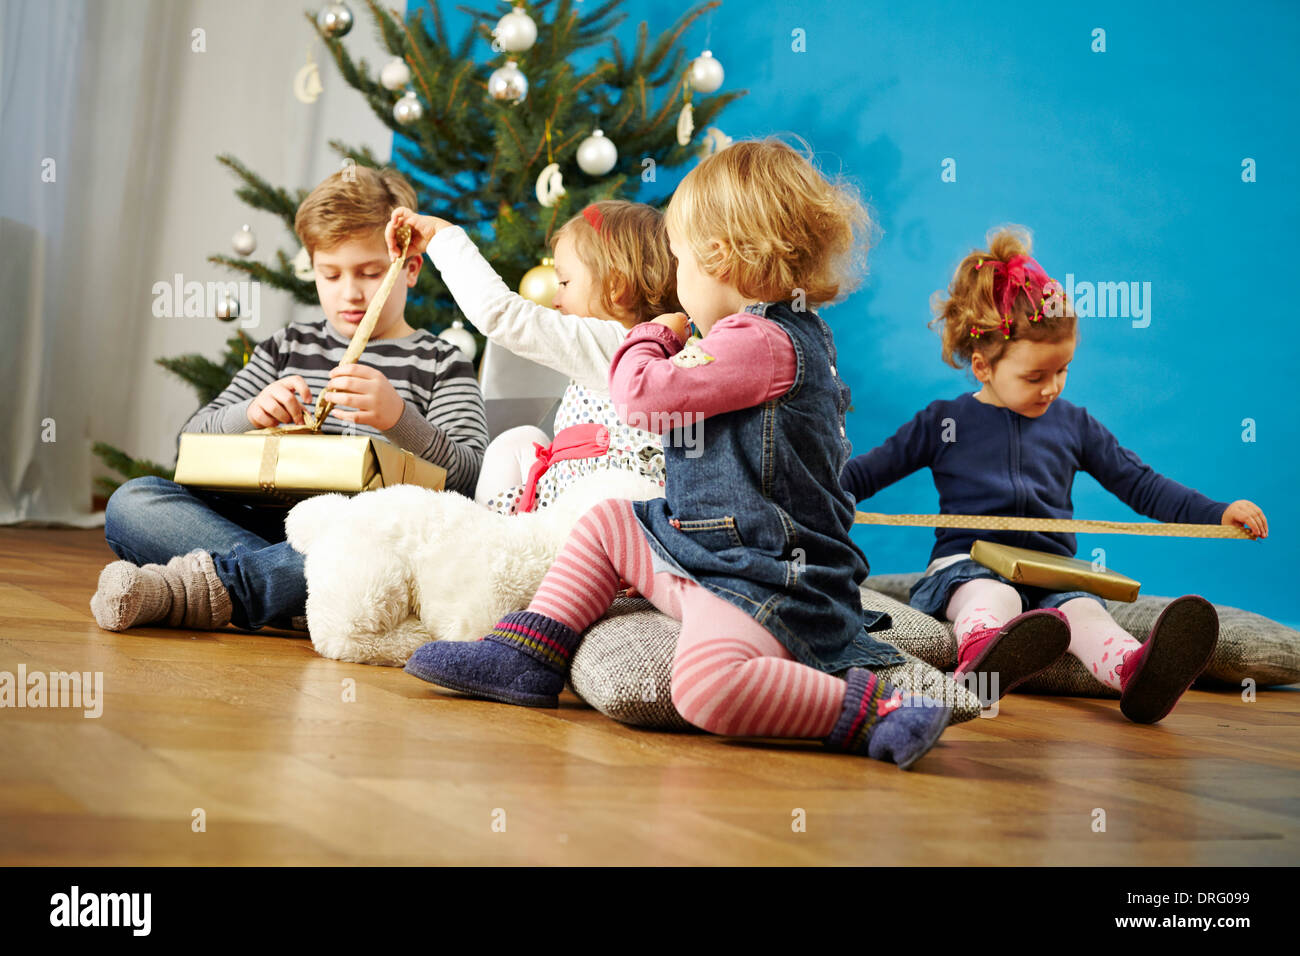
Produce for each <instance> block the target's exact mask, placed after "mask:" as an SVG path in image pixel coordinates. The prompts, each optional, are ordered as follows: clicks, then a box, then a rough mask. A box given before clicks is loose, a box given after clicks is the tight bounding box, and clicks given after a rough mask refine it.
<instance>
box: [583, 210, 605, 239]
mask: <svg viewBox="0 0 1300 956" xmlns="http://www.w3.org/2000/svg"><path fill="white" fill-rule="evenodd" d="M582 217H583V218H584V219H586V220H587V222H589V223H590V224H591V228H592V229H595V230H596V234H597V235H600V231H601V230H602V229H603V228H604V227H605V217H604V216H602V215H601V214H600V210H599V209H598V208H596V204H595V203H592V204H591V205H590V206H588V207H587V208H586V209H584V210H583V211H582Z"/></svg>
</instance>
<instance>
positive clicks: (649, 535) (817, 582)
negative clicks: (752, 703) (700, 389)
mask: <svg viewBox="0 0 1300 956" xmlns="http://www.w3.org/2000/svg"><path fill="white" fill-rule="evenodd" d="M745 311H746V312H751V313H753V314H755V315H759V316H763V317H764V318H767V319H768V320H770V321H772V322H776V323H777V324H778V325H780V326H781V328H782V329H784V330H785V332H786V333H787V334H788V335H789V336H790V340H791V342H792V343H793V344H794V351H795V357H796V370H795V378H794V384H793V385H792V386H791V387H790V389H789V391H787V392H786V393H785V394H784V395H781V396H779V397H777V398H774V399H771V400H769V401H767V402H764V403H763V404H761V405H756V406H754V407H752V408H744V409H739V410H737V411H734V412H727V413H725V414H721V415H714V416H711V417H709V418H707V419H704V420H703V421H702V422H699V423H696V424H695V425H694V426H693V427H695V428H697V429H702V431H699V432H697V433H696V434H695V435H694V436H692V441H690V442H687V441H684V440H683V437H682V436H679V435H678V434H677V431H679V430H674V431H671V432H668V433H666V434H665V435H664V436H663V445H664V460H665V470H666V475H667V483H666V487H665V497H663V498H654V499H651V500H649V501H638V502H636V503H635V504H634V505H633V508H634V511H635V513H636V517H637V520H638V521H639V522H640V524H641V528H642V530H643V531H644V532H645V537H646V541H647V542H648V544H649V545H650V549H651V551H652V553H653V554H654V556H655V559H656V567H657V568H662V569H664V570H669V571H672V572H673V573H674V574H678V575H681V576H682V577H686V578H690V579H691V580H693V581H695V582H696V583H698V584H700V585H701V586H703V587H705V588H707V589H708V590H709V591H710V592H712V593H713V594H715V595H717V596H718V597H720V598H722V599H724V600H726V601H729V602H730V603H732V604H734V605H735V606H737V607H739V608H740V609H741V610H743V611H745V612H746V613H748V614H750V615H751V616H752V617H753V618H754V619H755V620H756V621H758V623H759V624H762V625H763V626H764V627H765V628H766V629H767V630H768V631H769V632H770V633H771V634H772V636H773V637H775V638H776V639H777V640H778V641H780V642H781V644H782V645H784V646H785V648H786V649H787V650H789V651H790V653H791V655H793V657H794V658H795V660H797V661H799V662H800V663H802V664H806V665H807V666H809V667H813V668H816V669H817V670H821V671H825V672H827V673H832V674H834V673H839V672H841V671H844V670H847V669H848V668H849V667H868V668H871V667H883V666H887V665H890V664H899V663H902V662H903V661H904V660H905V658H904V657H903V655H902V654H901V653H899V651H898V649H897V648H895V647H894V646H893V645H892V644H889V643H888V642H886V641H882V640H880V639H878V638H876V637H873V636H872V634H871V633H870V632H871V631H877V630H884V629H887V628H889V627H890V626H891V624H892V622H891V621H890V618H889V615H888V614H883V613H880V612H875V611H870V612H868V611H863V609H862V602H861V597H860V592H859V590H858V588H859V585H861V583H862V582H863V581H864V580H865V579H866V577H867V574H868V567H867V559H866V556H865V555H863V553H862V551H861V550H860V549H859V548H858V547H857V546H856V545H855V544H854V543H853V542H852V541H851V540H850V539H849V529H850V528H851V527H852V526H853V511H854V506H855V503H854V501H853V500H852V498H851V497H850V495H849V493H848V492H847V491H845V490H844V488H843V487H842V486H841V485H840V473H841V472H842V471H843V469H844V465H845V464H846V463H847V461H848V459H849V455H850V453H851V451H852V447H851V445H850V443H849V441H848V439H847V438H846V437H845V432H844V413H845V410H846V409H847V408H848V404H849V389H848V386H846V385H845V384H844V383H843V382H842V381H841V380H840V378H839V375H838V374H837V373H836V370H835V343H834V341H833V340H832V337H831V331H830V329H829V328H828V327H827V325H826V323H825V322H823V321H822V319H821V318H820V317H819V316H818V315H817V314H816V313H814V312H807V311H802V312H801V311H795V310H793V309H792V308H791V307H790V303H788V302H766V303H759V304H757V305H752V306H750V307H748V308H747V309H746V310H745ZM708 342H709V339H708V336H705V337H704V339H703V340H702V341H701V343H700V345H701V347H702V348H703V349H704V350H705V351H706V352H707V351H708ZM701 448H702V453H700V449H701ZM691 449H695V450H696V452H695V454H694V455H693V456H692V455H689V454H687V452H688V451H690V450H691Z"/></svg>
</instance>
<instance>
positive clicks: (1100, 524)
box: [853, 511, 1250, 540]
mask: <svg viewBox="0 0 1300 956" xmlns="http://www.w3.org/2000/svg"><path fill="white" fill-rule="evenodd" d="M853 521H854V523H855V524H877V525H892V526H904V527H916V528H968V529H971V530H981V531H1069V532H1073V533H1076V534H1145V535H1155V536H1157V537H1165V538H1245V539H1247V540H1250V535H1249V534H1248V533H1247V532H1246V530H1245V529H1244V528H1238V527H1237V526H1236V525H1224V524H1171V523H1164V522H1152V521H1090V520H1085V519H1082V518H1012V517H1008V516H1005V515H886V514H877V513H876V512H870V511H859V512H857V513H856V514H855V515H854V517H853Z"/></svg>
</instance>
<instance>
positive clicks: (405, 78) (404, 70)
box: [379, 56, 411, 93]
mask: <svg viewBox="0 0 1300 956" xmlns="http://www.w3.org/2000/svg"><path fill="white" fill-rule="evenodd" d="M379 82H380V84H381V85H382V86H383V88H384V89H386V90H392V91H393V92H394V93H396V92H397V91H398V90H400V89H401V88H402V87H404V86H406V85H407V84H408V83H410V82H411V68H410V67H409V66H407V65H406V61H405V60H403V59H402V58H401V57H400V56H395V57H393V58H392V59H391V60H389V61H388V62H387V63H385V64H384V68H383V69H382V70H380V71H379Z"/></svg>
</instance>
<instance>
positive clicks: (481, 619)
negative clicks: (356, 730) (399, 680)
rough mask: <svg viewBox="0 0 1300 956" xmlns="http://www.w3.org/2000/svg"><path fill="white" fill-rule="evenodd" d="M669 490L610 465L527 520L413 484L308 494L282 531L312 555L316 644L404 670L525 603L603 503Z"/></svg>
mask: <svg viewBox="0 0 1300 956" xmlns="http://www.w3.org/2000/svg"><path fill="white" fill-rule="evenodd" d="M662 494H663V489H662V488H660V487H659V486H658V484H657V483H656V482H653V481H650V480H649V479H646V478H643V477H641V476H639V475H634V474H632V473H630V472H626V471H621V470H616V469H611V470H608V471H601V472H598V473H596V474H593V475H588V476H585V477H583V478H581V479H579V480H578V481H576V482H574V484H573V485H572V486H570V487H569V488H567V489H565V491H564V493H563V494H561V495H560V496H559V497H558V498H557V499H556V500H555V501H554V502H553V503H552V504H551V505H550V506H549V507H547V508H545V509H542V510H540V511H536V512H533V513H530V514H521V515H501V514H497V513H496V512H493V511H489V510H488V509H486V508H484V507H483V506H482V505H478V504H475V503H474V502H473V501H472V500H471V499H469V498H466V497H464V496H462V495H458V494H456V493H454V492H442V491H429V490H428V489H426V488H417V487H415V486H414V485H394V486H393V487H391V488H384V489H382V490H379V491H371V492H366V493H364V494H360V495H356V496H355V497H352V498H348V497H345V496H343V495H334V494H331V495H320V496H318V497H315V498H310V499H308V500H307V501H304V502H302V503H300V504H298V505H296V506H295V507H294V508H293V510H292V511H290V512H289V515H288V517H287V518H286V519H285V531H286V533H287V537H288V540H289V544H290V545H291V546H292V547H293V548H294V549H295V550H297V551H300V552H302V553H303V554H304V555H305V556H306V562H305V563H306V573H307V627H308V630H309V631H310V633H311V641H312V645H313V646H314V647H315V648H316V651H317V653H319V654H321V655H322V656H324V657H330V658H333V659H335V660H341V661H354V662H356V663H360V664H387V665H390V666H397V667H400V666H401V665H403V664H405V663H406V660H407V658H409V657H410V656H411V654H412V653H414V652H415V649H416V648H417V647H419V646H420V645H421V644H425V643H427V642H428V641H435V640H436V641H472V640H477V639H478V638H480V637H482V636H483V635H484V634H486V633H487V632H488V631H489V630H491V628H492V625H494V624H496V622H497V621H499V620H500V619H501V617H502V616H504V615H505V614H508V613H510V612H511V611H519V610H522V609H523V608H525V607H527V605H528V602H529V601H530V600H532V597H533V594H534V593H535V592H536V591H537V588H538V586H539V585H540V584H541V581H542V576H543V575H544V574H545V573H546V571H547V570H548V569H549V568H550V566H551V564H552V563H553V562H554V560H555V557H556V555H557V554H559V551H560V548H561V547H563V545H564V542H565V540H566V539H567V538H568V536H569V532H570V531H571V530H572V529H573V526H574V525H575V524H576V523H577V521H578V519H579V518H581V517H582V515H583V514H584V513H586V512H587V511H588V510H589V509H590V508H592V507H593V506H594V505H595V504H596V503H597V502H599V501H602V500H604V499H606V498H626V499H632V500H642V499H647V498H656V497H659V496H661V495H662Z"/></svg>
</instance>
